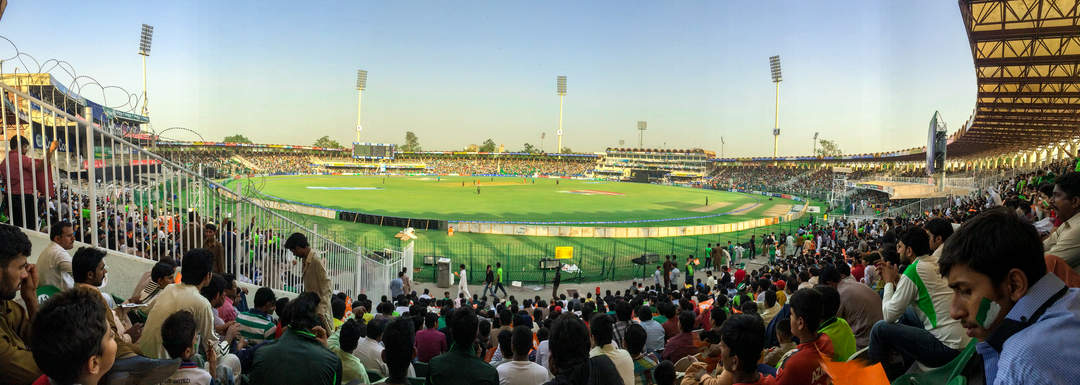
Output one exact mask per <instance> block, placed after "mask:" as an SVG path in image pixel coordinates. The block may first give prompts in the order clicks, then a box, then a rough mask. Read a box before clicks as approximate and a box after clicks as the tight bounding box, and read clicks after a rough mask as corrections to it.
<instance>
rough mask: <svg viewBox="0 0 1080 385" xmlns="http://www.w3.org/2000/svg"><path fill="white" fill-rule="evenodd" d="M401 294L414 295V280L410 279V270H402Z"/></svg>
mask: <svg viewBox="0 0 1080 385" xmlns="http://www.w3.org/2000/svg"><path fill="white" fill-rule="evenodd" d="M401 293H402V294H409V293H412V280H411V279H410V278H409V268H407V267H402V268H401Z"/></svg>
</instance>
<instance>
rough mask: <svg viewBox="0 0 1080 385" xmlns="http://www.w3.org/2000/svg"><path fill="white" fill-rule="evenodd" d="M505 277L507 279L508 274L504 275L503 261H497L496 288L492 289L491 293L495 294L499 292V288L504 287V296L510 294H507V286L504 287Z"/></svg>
mask: <svg viewBox="0 0 1080 385" xmlns="http://www.w3.org/2000/svg"><path fill="white" fill-rule="evenodd" d="M504 279H506V276H505V275H503V268H502V262H496V263H495V289H492V290H491V295H495V293H497V292H498V291H499V289H502V292H503V296H506V295H508V294H506V288H505V287H503V280H504Z"/></svg>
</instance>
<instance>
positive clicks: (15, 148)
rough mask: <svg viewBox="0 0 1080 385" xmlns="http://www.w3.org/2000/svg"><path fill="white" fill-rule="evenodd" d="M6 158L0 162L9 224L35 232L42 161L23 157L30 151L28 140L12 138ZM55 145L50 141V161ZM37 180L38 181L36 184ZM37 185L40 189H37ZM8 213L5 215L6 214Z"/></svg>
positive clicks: (44, 172) (42, 172)
mask: <svg viewBox="0 0 1080 385" xmlns="http://www.w3.org/2000/svg"><path fill="white" fill-rule="evenodd" d="M8 148H9V151H8V153H7V157H5V158H4V160H3V161H0V180H2V182H3V183H5V184H6V185H7V191H8V192H9V193H10V194H11V201H10V202H9V204H10V208H11V224H12V225H15V226H18V227H25V228H31V229H34V230H37V219H38V213H37V210H38V207H37V206H38V205H37V202H38V196H39V195H43V194H44V193H45V189H44V188H45V187H47V186H46V185H45V183H44V182H45V178H46V175H47V174H48V173H47V172H46V171H47V170H48V168H47V166H46V165H45V160H44V159H33V158H31V157H29V156H26V153H27V152H28V151H30V141H29V140H27V139H26V138H24V137H22V136H19V135H15V136H12V137H11V142H10V143H9V147H8ZM56 148H57V142H55V141H54V142H53V143H52V144H51V145H50V146H49V149H48V151H47V152H46V155H45V158H46V159H52V155H53V153H55V152H56ZM37 179H41V181H39V183H38V184H35V182H38V181H37ZM39 185H40V186H39ZM5 214H7V213H5Z"/></svg>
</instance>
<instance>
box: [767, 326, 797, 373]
mask: <svg viewBox="0 0 1080 385" xmlns="http://www.w3.org/2000/svg"><path fill="white" fill-rule="evenodd" d="M776 339H777V340H778V341H779V342H780V345H779V346H774V347H771V348H769V349H766V350H765V357H764V358H763V359H762V363H763V364H765V365H769V366H772V367H776V365H777V364H779V363H780V361H782V360H783V358H784V357H785V356H787V355H788V354H789V353H794V351H795V342H792V340H791V319H790V318H781V319H780V320H779V321H778V322H776Z"/></svg>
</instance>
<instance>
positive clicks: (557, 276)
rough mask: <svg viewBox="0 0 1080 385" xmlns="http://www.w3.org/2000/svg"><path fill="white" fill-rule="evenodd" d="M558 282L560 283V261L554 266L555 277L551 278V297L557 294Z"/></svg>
mask: <svg viewBox="0 0 1080 385" xmlns="http://www.w3.org/2000/svg"><path fill="white" fill-rule="evenodd" d="M560 283H562V263H560V264H559V265H558V266H556V267H555V278H554V279H552V280H551V298H555V297H556V296H558V295H559V284H560Z"/></svg>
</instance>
